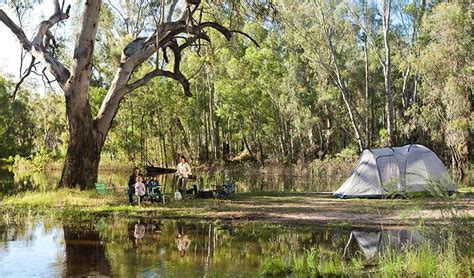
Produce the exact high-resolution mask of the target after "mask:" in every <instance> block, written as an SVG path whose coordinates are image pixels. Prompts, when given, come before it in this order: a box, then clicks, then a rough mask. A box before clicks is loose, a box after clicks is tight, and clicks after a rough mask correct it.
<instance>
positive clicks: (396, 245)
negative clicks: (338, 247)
mask: <svg viewBox="0 0 474 278" xmlns="http://www.w3.org/2000/svg"><path fill="white" fill-rule="evenodd" d="M423 240H424V237H423V235H422V234H421V232H420V231H417V230H386V231H381V230H379V231H366V230H353V231H351V233H350V235H349V240H348V242H347V244H346V247H345V248H344V254H343V256H344V257H346V255H347V254H348V253H349V251H348V250H350V248H352V253H353V254H355V253H356V252H357V251H356V249H357V248H356V249H355V246H354V245H355V244H357V247H358V249H359V250H360V251H361V252H362V254H364V256H365V258H367V259H372V258H374V257H376V256H378V255H380V254H381V253H382V252H383V251H384V250H395V251H397V250H401V249H402V248H403V247H405V246H416V245H419V244H421V243H422V242H423Z"/></svg>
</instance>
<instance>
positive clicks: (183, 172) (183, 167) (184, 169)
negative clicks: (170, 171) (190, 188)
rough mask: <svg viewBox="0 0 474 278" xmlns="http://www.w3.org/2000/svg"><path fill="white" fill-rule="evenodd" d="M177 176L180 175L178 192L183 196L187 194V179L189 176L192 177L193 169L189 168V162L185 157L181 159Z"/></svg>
mask: <svg viewBox="0 0 474 278" xmlns="http://www.w3.org/2000/svg"><path fill="white" fill-rule="evenodd" d="M176 175H178V191H179V192H180V193H181V195H182V196H183V194H184V193H185V192H186V179H187V178H188V176H189V175H191V167H189V164H188V161H187V160H186V157H185V156H184V155H182V156H181V157H180V162H179V163H178V170H176Z"/></svg>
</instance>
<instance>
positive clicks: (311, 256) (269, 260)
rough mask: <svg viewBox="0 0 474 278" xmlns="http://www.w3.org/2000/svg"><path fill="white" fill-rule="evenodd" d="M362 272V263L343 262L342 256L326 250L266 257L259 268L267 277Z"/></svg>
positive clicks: (333, 275)
mask: <svg viewBox="0 0 474 278" xmlns="http://www.w3.org/2000/svg"><path fill="white" fill-rule="evenodd" d="M363 272H364V265H363V261H362V260H361V259H360V258H353V259H352V260H350V261H344V260H343V259H342V256H341V255H340V254H339V253H338V252H336V251H334V250H328V249H323V248H320V249H314V248H312V249H310V250H305V251H304V252H303V253H301V254H287V255H286V256H285V257H283V256H277V255H272V256H269V257H266V258H265V259H264V262H263V263H262V265H261V266H260V273H261V274H264V275H267V276H282V275H286V274H289V273H291V274H292V275H295V276H297V277H300V276H301V277H318V276H323V277H328V276H329V277H336V276H350V275H353V274H357V273H361V274H362V273H363Z"/></svg>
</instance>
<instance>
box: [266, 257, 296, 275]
mask: <svg viewBox="0 0 474 278" xmlns="http://www.w3.org/2000/svg"><path fill="white" fill-rule="evenodd" d="M290 272H291V268H290V266H289V265H288V263H287V261H285V260H284V259H283V258H282V257H279V256H276V255H273V256H270V257H267V258H265V259H264V261H263V263H262V266H261V267H260V273H261V274H263V275H267V276H276V275H284V274H288V273H290Z"/></svg>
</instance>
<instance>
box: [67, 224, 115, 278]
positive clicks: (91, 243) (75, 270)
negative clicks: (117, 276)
mask: <svg viewBox="0 0 474 278" xmlns="http://www.w3.org/2000/svg"><path fill="white" fill-rule="evenodd" d="M63 230H64V242H65V244H66V248H65V253H66V254H65V255H66V262H65V263H66V273H65V276H66V277H71V276H100V275H109V274H110V273H111V267H110V263H109V261H108V259H107V257H106V255H105V246H104V243H103V242H102V241H101V240H100V235H99V232H97V231H94V230H84V229H78V228H73V227H70V226H66V225H65V226H63Z"/></svg>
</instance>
